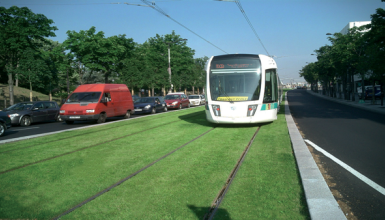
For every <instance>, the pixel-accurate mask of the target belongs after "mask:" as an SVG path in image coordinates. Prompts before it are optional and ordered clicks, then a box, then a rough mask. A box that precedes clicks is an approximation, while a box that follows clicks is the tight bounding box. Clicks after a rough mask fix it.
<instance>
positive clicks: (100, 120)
mask: <svg viewBox="0 0 385 220" xmlns="http://www.w3.org/2000/svg"><path fill="white" fill-rule="evenodd" d="M104 122H106V114H100V116H99V119H98V120H97V121H96V123H98V124H101V123H104Z"/></svg>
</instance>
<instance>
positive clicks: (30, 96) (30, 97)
mask: <svg viewBox="0 0 385 220" xmlns="http://www.w3.org/2000/svg"><path fill="white" fill-rule="evenodd" d="M29 101H30V102H32V101H33V100H32V82H31V80H30V81H29Z"/></svg>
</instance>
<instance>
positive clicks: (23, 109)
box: [4, 101, 62, 126]
mask: <svg viewBox="0 0 385 220" xmlns="http://www.w3.org/2000/svg"><path fill="white" fill-rule="evenodd" d="M59 110H60V108H59V106H58V105H57V103H56V102H51V101H35V102H20V103H17V104H15V105H12V106H10V107H8V108H6V109H4V112H6V113H7V114H8V115H9V116H10V118H11V123H12V124H13V125H20V126H29V125H31V124H32V123H35V122H44V121H53V120H56V121H62V119H61V117H60V114H59Z"/></svg>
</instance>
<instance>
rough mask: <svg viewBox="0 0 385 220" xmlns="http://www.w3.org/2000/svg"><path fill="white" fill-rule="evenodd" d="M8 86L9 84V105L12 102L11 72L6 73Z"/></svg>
mask: <svg viewBox="0 0 385 220" xmlns="http://www.w3.org/2000/svg"><path fill="white" fill-rule="evenodd" d="M8 86H9V105H13V104H14V99H13V78H12V73H8Z"/></svg>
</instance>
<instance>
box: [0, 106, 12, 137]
mask: <svg viewBox="0 0 385 220" xmlns="http://www.w3.org/2000/svg"><path fill="white" fill-rule="evenodd" d="M11 126H12V125H11V117H9V114H8V113H6V112H2V111H0V136H2V135H3V134H4V133H5V131H6V130H8V129H9V128H11Z"/></svg>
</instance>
